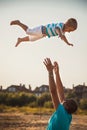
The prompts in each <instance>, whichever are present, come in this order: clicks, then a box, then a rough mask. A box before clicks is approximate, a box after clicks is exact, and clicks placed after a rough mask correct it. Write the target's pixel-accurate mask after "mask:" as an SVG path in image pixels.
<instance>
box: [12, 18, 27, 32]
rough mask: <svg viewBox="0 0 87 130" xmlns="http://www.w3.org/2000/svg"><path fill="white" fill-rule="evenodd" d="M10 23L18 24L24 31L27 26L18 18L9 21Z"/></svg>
mask: <svg viewBox="0 0 87 130" xmlns="http://www.w3.org/2000/svg"><path fill="white" fill-rule="evenodd" d="M10 25H18V26H20V27H21V28H22V29H23V30H24V31H26V30H27V29H28V26H27V25H25V24H23V23H21V22H20V21H19V20H15V21H11V23H10Z"/></svg>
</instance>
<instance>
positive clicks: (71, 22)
mask: <svg viewBox="0 0 87 130" xmlns="http://www.w3.org/2000/svg"><path fill="white" fill-rule="evenodd" d="M76 29H77V20H76V19H74V18H70V19H68V20H67V21H66V23H65V24H64V31H65V32H71V31H74V30H76Z"/></svg>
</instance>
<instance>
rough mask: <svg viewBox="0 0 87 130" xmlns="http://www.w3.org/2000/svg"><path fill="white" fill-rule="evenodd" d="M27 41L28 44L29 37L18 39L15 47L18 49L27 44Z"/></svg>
mask: <svg viewBox="0 0 87 130" xmlns="http://www.w3.org/2000/svg"><path fill="white" fill-rule="evenodd" d="M25 41H26V42H27V41H29V37H28V36H27V37H23V38H18V40H17V43H16V45H15V47H17V46H18V45H19V44H20V43H21V42H25Z"/></svg>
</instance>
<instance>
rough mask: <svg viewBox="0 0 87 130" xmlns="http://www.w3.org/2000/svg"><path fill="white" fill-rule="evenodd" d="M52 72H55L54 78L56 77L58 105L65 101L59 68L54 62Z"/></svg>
mask: <svg viewBox="0 0 87 130" xmlns="http://www.w3.org/2000/svg"><path fill="white" fill-rule="evenodd" d="M54 72H55V76H56V89H57V93H58V97H59V101H60V103H63V102H64V100H65V97H64V89H63V84H62V81H61V78H60V74H59V67H58V64H57V62H54Z"/></svg>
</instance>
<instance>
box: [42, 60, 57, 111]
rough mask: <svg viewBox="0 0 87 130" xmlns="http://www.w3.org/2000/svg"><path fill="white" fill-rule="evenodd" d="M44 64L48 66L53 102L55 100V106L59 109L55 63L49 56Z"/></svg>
mask: <svg viewBox="0 0 87 130" xmlns="http://www.w3.org/2000/svg"><path fill="white" fill-rule="evenodd" d="M44 65H45V66H46V68H47V70H48V76H49V91H50V94H51V98H52V102H53V105H54V108H55V109H57V107H58V105H59V99H58V95H57V90H56V84H55V81H54V75H53V65H52V63H51V61H50V59H49V58H46V59H45V60H44Z"/></svg>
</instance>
